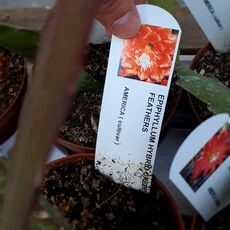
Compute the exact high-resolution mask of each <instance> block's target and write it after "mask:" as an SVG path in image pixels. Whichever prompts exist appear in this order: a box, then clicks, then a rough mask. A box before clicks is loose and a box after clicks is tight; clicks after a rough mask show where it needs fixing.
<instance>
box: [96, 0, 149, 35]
mask: <svg viewBox="0 0 230 230" xmlns="http://www.w3.org/2000/svg"><path fill="white" fill-rule="evenodd" d="M144 2H145V1H144V0H98V3H99V4H98V8H97V11H96V18H97V19H98V20H99V21H100V22H101V23H102V24H103V25H104V26H105V28H106V30H107V32H108V33H109V34H115V35H116V36H118V37H120V38H130V37H133V36H135V35H136V33H137V32H138V31H139V29H140V26H141V21H140V17H139V14H138V12H137V9H136V4H140V3H144Z"/></svg>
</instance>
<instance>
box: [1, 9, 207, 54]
mask: <svg viewBox="0 0 230 230" xmlns="http://www.w3.org/2000/svg"><path fill="white" fill-rule="evenodd" d="M48 13H49V9H46V8H30V9H0V23H1V22H3V23H7V24H13V25H18V26H22V27H25V28H28V29H32V30H36V31H39V30H41V27H42V25H43V23H44V21H45V19H46V17H47V15H48ZM176 18H177V20H178V22H179V23H180V25H181V28H182V40H181V45H180V47H181V54H195V53H196V52H197V51H198V50H199V49H200V48H201V47H203V46H204V45H205V44H206V43H207V42H208V41H207V39H206V37H205V36H204V34H203V32H202V31H201V30H200V28H199V26H198V25H197V23H196V22H195V20H194V19H193V16H192V15H191V14H190V12H189V11H188V9H187V8H186V7H185V6H178V7H177V11H176ZM0 36H1V35H0Z"/></svg>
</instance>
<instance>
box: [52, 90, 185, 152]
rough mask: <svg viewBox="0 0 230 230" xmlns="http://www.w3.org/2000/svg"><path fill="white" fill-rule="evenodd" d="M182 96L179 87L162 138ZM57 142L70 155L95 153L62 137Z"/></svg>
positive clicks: (163, 128) (92, 148) (165, 122)
mask: <svg viewBox="0 0 230 230" xmlns="http://www.w3.org/2000/svg"><path fill="white" fill-rule="evenodd" d="M181 95H182V88H179V87H178V91H177V95H176V99H175V101H174V103H173V106H172V107H170V111H169V112H168V117H167V119H165V120H163V124H162V128H161V136H160V137H163V135H164V134H165V131H166V128H167V127H168V124H169V122H170V121H171V119H172V116H173V114H174V112H175V111H176V109H177V106H178V104H179V102H180V99H181ZM174 96H175V95H174ZM161 139H162V138H160V140H161ZM55 142H56V144H57V145H58V146H60V148H63V147H64V148H65V149H66V150H67V151H68V152H69V153H70V154H75V153H95V147H88V146H84V145H80V144H76V143H73V142H71V141H68V140H64V139H63V138H60V137H57V138H56V140H55Z"/></svg>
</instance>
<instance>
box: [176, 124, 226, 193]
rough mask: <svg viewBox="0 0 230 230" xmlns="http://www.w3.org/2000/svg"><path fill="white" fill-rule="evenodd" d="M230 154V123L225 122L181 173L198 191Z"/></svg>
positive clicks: (193, 188) (194, 189)
mask: <svg viewBox="0 0 230 230" xmlns="http://www.w3.org/2000/svg"><path fill="white" fill-rule="evenodd" d="M229 156H230V125H229V123H225V125H224V126H223V127H221V128H220V129H219V130H218V131H217V132H216V133H215V134H214V135H213V136H212V138H211V139H210V140H209V141H208V142H207V143H206V144H205V145H204V146H203V148H202V149H201V150H200V151H199V152H198V153H197V154H196V155H195V156H194V157H193V158H192V160H191V161H190V162H189V163H188V164H187V165H186V166H185V167H184V168H183V169H182V170H181V172H180V174H181V176H182V177H183V178H184V179H185V181H186V182H187V183H188V184H189V186H190V187H191V188H192V190H193V191H194V192H196V191H197V190H198V189H199V188H200V187H201V186H202V185H203V184H204V183H205V181H206V180H207V179H208V178H209V177H210V176H211V175H212V174H213V173H214V172H215V171H216V170H217V169H218V168H219V167H220V166H221V165H222V163H223V162H224V161H225V160H226V159H227V158H228V157H229Z"/></svg>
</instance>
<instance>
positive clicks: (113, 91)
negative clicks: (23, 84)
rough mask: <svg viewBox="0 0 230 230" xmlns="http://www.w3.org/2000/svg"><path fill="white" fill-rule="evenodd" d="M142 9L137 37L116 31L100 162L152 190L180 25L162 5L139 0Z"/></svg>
mask: <svg viewBox="0 0 230 230" xmlns="http://www.w3.org/2000/svg"><path fill="white" fill-rule="evenodd" d="M138 11H139V13H140V17H141V21H142V26H141V29H140V31H139V33H138V34H137V35H136V37H134V38H132V39H126V40H121V39H119V38H117V37H115V36H113V37H112V42H111V48H110V56H109V62H108V68H107V74H106V81H105V88H104V94H103V100H102V107H101V114H100V122H99V128H98V137H97V144H96V161H95V166H96V168H97V169H99V170H100V171H101V172H102V173H104V174H106V175H108V176H110V177H111V178H112V179H113V180H114V181H116V182H117V183H122V184H124V185H126V186H129V187H133V188H135V189H138V190H141V191H143V192H146V193H148V192H150V186H151V179H152V171H153V164H154V158H155V154H156V150H157V144H158V139H159V134H160V130H161V123H162V119H163V116H164V110H165V105H166V101H167V96H168V91H169V87H170V83H171V79H172V73H173V68H174V64H175V60H176V54H177V50H178V45H179V40H180V36H181V29H180V26H179V25H178V23H177V21H176V20H175V19H174V18H173V17H172V16H171V15H170V14H169V13H168V12H166V11H165V10H163V9H161V8H159V7H156V6H151V5H139V6H138Z"/></svg>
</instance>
